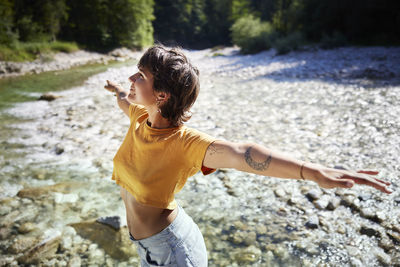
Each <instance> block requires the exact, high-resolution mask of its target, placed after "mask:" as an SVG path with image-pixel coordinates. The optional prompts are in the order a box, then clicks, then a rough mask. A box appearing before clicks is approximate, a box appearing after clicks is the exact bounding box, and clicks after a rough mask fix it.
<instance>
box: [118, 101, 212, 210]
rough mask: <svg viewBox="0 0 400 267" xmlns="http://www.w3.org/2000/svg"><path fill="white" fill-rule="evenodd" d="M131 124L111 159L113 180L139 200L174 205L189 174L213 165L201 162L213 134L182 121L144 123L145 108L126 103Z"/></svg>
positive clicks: (162, 206)
mask: <svg viewBox="0 0 400 267" xmlns="http://www.w3.org/2000/svg"><path fill="white" fill-rule="evenodd" d="M129 117H130V120H131V125H130V127H129V130H128V133H127V134H126V136H125V139H124V141H123V143H122V145H121V146H120V148H119V149H118V151H117V154H116V155H115V157H114V159H113V163H114V168H113V174H112V180H115V182H116V183H117V184H118V185H120V186H122V187H124V188H125V189H126V190H128V191H129V192H130V193H131V194H132V195H133V196H134V197H135V199H136V201H138V202H139V203H142V204H145V205H150V206H154V207H159V208H165V209H174V208H175V207H176V206H177V205H176V200H175V194H176V193H177V192H179V191H180V190H181V189H182V187H183V185H184V184H185V183H186V181H187V179H188V177H190V176H192V175H194V174H196V173H197V172H198V171H200V170H201V171H202V172H203V174H204V175H207V174H209V173H212V172H214V171H215V169H209V168H205V167H204V166H202V164H203V159H204V156H205V153H206V151H207V148H208V146H209V145H210V144H211V143H212V142H213V141H215V140H216V139H214V138H213V137H211V136H209V135H207V134H205V133H202V132H200V131H197V130H195V129H192V128H189V127H186V126H184V125H182V126H179V127H175V128H167V129H156V128H152V127H150V126H149V125H148V124H147V118H148V114H147V111H146V109H145V108H144V107H143V106H141V105H137V104H131V105H130V106H129Z"/></svg>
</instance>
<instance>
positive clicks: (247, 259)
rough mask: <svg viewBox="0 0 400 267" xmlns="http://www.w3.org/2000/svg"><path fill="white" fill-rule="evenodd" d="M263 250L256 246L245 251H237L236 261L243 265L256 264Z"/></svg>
mask: <svg viewBox="0 0 400 267" xmlns="http://www.w3.org/2000/svg"><path fill="white" fill-rule="evenodd" d="M260 256H261V250H260V249H259V248H257V247H255V246H249V247H246V248H245V249H242V248H241V249H237V251H236V252H235V260H236V261H238V262H239V263H241V264H249V263H254V262H257V261H258V260H259V258H260Z"/></svg>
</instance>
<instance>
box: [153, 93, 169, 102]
mask: <svg viewBox="0 0 400 267" xmlns="http://www.w3.org/2000/svg"><path fill="white" fill-rule="evenodd" d="M170 96H171V94H170V93H167V92H157V93H156V98H157V100H160V101H161V102H165V101H168V99H169V97H170Z"/></svg>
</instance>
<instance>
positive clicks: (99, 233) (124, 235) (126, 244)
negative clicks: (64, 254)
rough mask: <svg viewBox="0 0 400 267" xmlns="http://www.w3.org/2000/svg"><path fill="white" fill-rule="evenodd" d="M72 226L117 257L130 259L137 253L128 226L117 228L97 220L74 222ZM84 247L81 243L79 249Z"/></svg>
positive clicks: (81, 234)
mask: <svg viewBox="0 0 400 267" xmlns="http://www.w3.org/2000/svg"><path fill="white" fill-rule="evenodd" d="M71 226H72V227H73V228H74V229H75V231H76V232H77V233H78V234H79V235H80V236H82V237H84V238H86V239H88V240H90V241H92V242H94V243H96V244H98V245H99V247H100V248H102V249H104V251H105V252H106V253H107V254H108V255H110V256H111V257H113V258H115V259H119V260H128V259H129V258H130V257H132V256H134V255H137V252H136V249H135V246H134V245H133V243H132V241H131V240H130V239H129V232H128V229H127V227H126V226H124V227H121V228H119V230H115V229H114V228H113V227H110V226H109V225H105V224H102V223H99V222H96V221H95V220H89V221H83V222H80V223H74V224H71ZM74 243H75V242H74ZM83 247H84V246H83V245H81V246H79V249H81V250H82V249H84V248H83ZM86 249H87V248H86ZM81 252H84V251H81Z"/></svg>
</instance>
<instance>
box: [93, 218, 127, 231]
mask: <svg viewBox="0 0 400 267" xmlns="http://www.w3.org/2000/svg"><path fill="white" fill-rule="evenodd" d="M96 222H98V223H102V224H105V225H109V226H111V227H112V228H114V229H115V230H119V229H120V228H121V218H120V217H119V216H106V217H100V218H98V219H97V220H96Z"/></svg>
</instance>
